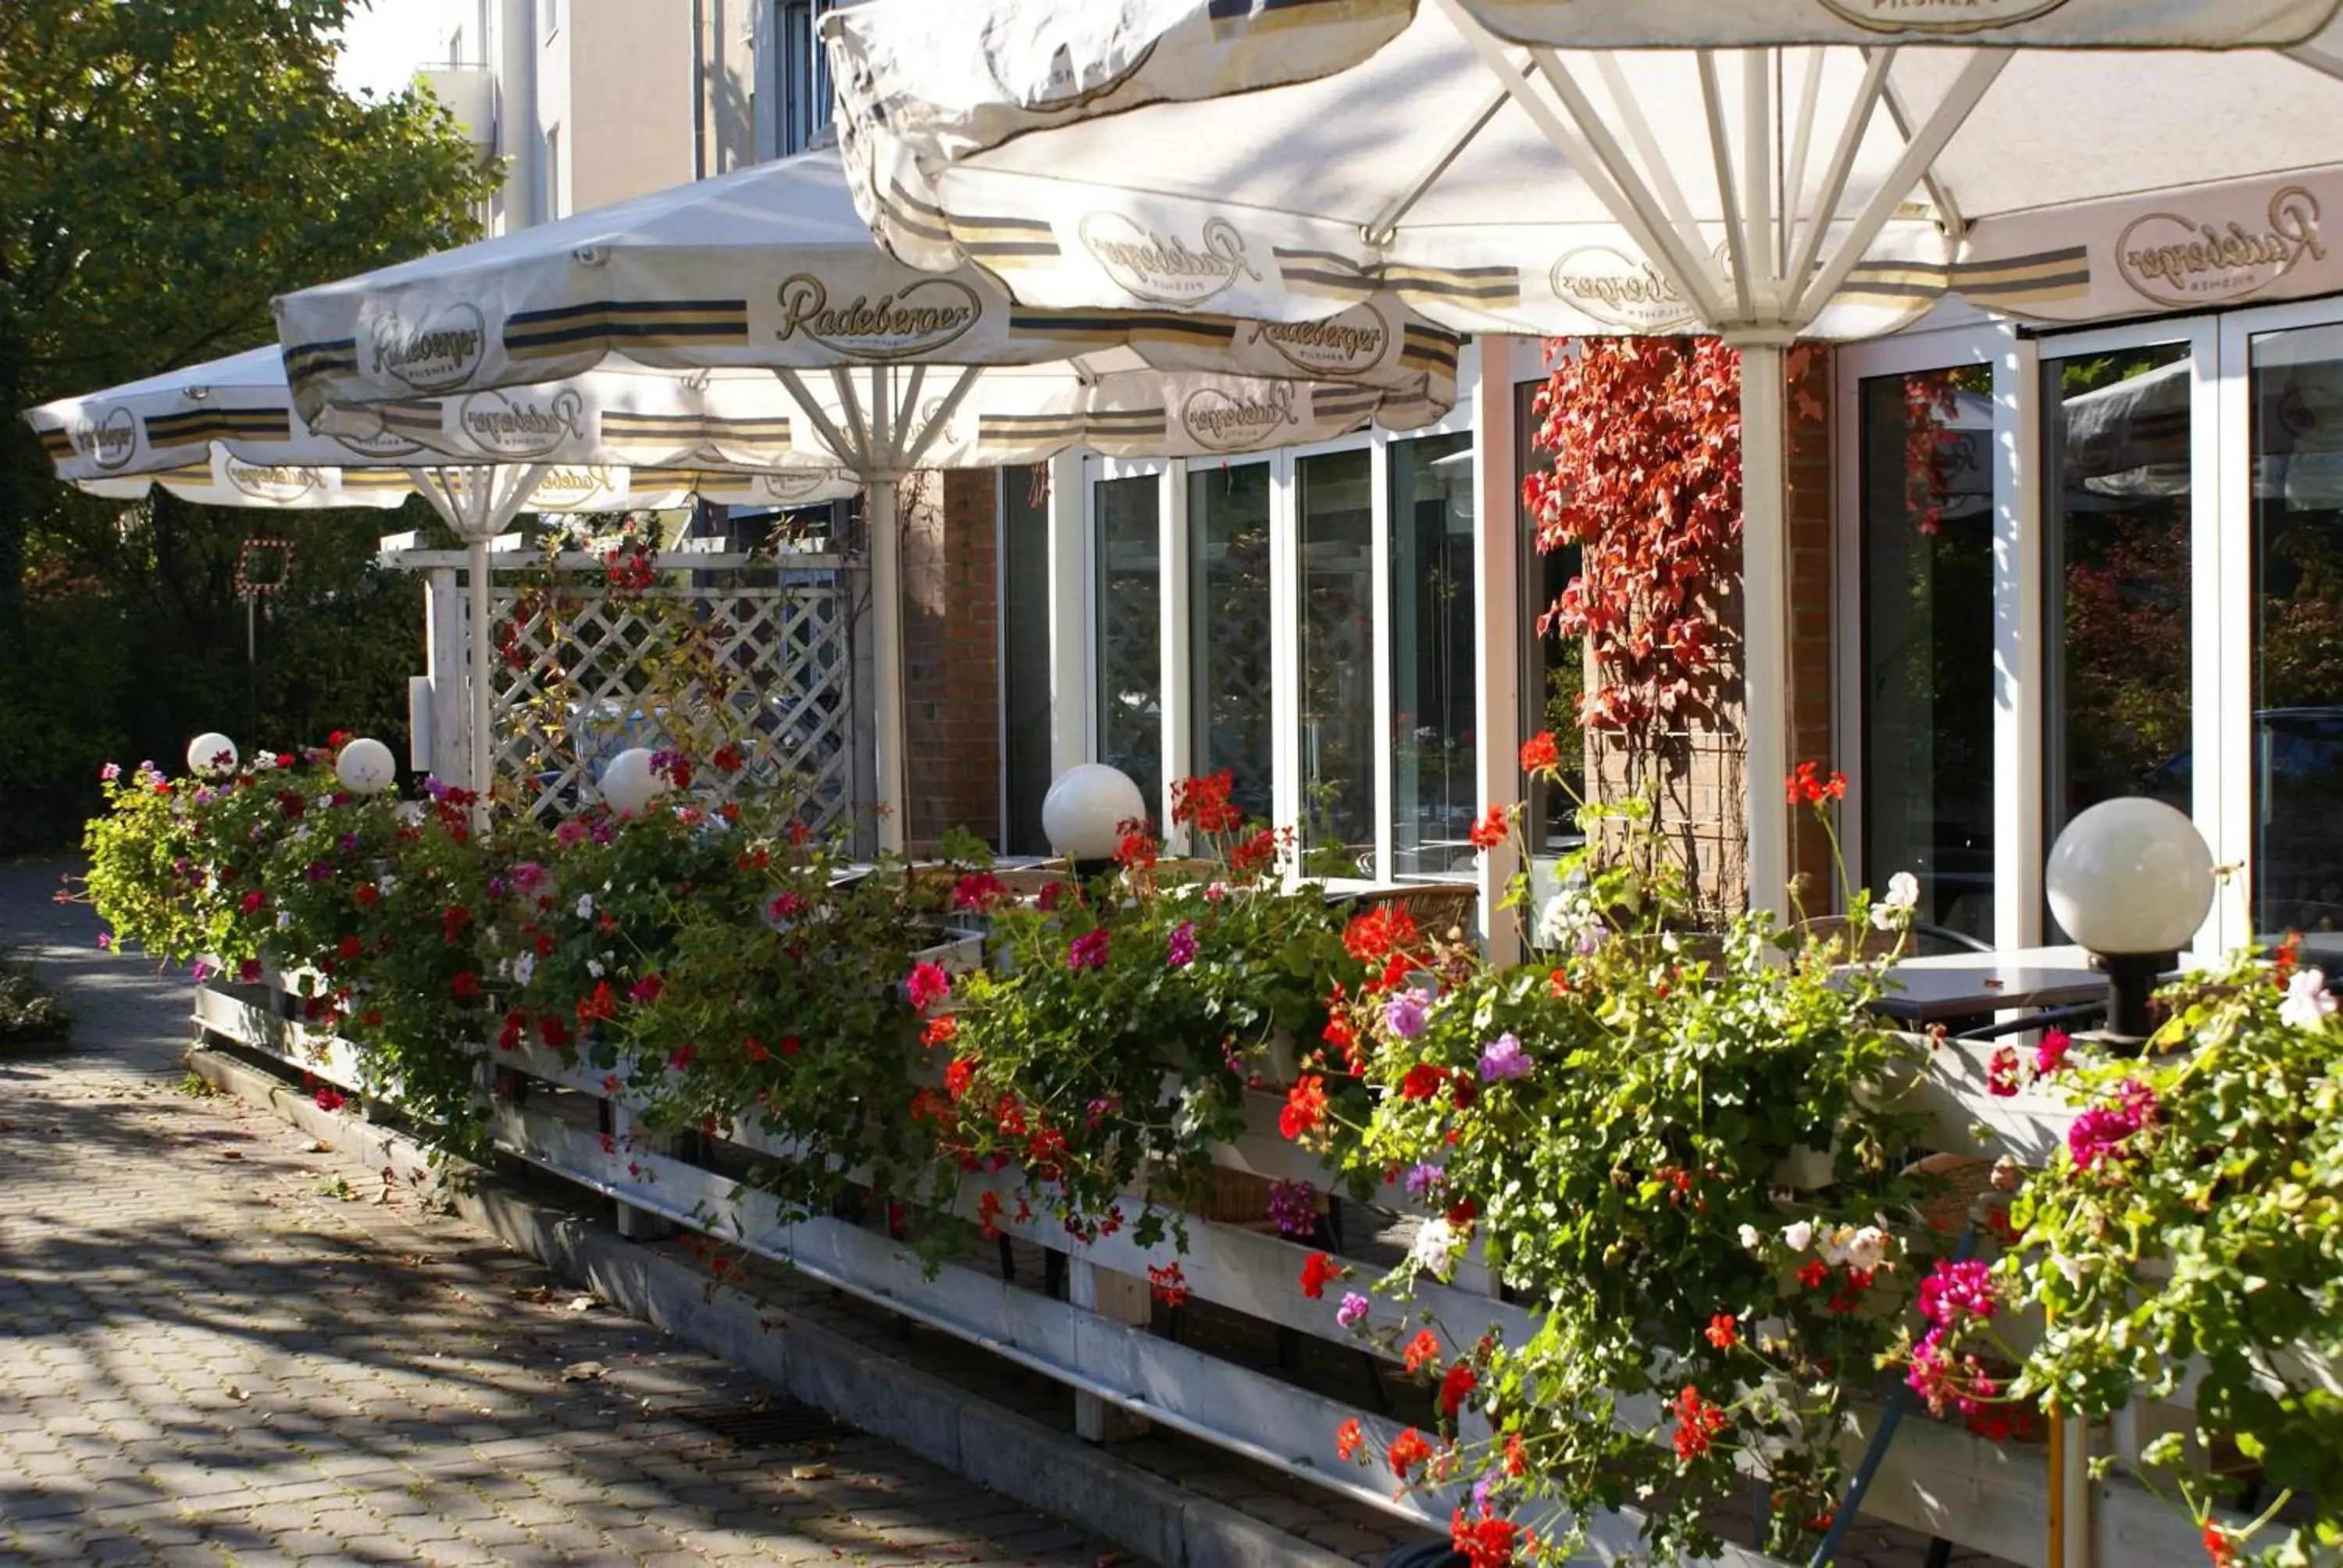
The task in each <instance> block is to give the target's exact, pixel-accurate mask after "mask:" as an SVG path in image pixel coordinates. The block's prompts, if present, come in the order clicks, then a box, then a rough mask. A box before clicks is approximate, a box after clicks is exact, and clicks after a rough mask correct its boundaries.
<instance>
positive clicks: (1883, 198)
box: [1786, 49, 2009, 320]
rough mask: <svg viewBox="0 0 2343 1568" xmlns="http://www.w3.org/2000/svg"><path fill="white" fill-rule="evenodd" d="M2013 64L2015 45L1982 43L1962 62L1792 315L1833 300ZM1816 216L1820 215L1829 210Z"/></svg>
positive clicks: (1796, 300)
mask: <svg viewBox="0 0 2343 1568" xmlns="http://www.w3.org/2000/svg"><path fill="white" fill-rule="evenodd" d="M2008 65H2009V51H2008V50H2006V49H1979V50H1978V51H1976V54H1974V55H1970V56H1969V61H1968V64H1966V65H1963V66H1962V67H1961V74H1960V75H1957V76H1956V77H1954V78H1953V85H1952V86H1951V87H1950V88H1949V89H1947V90H1946V94H1945V95H1944V97H1943V98H1941V99H1939V100H1938V101H1937V104H1936V107H1935V108H1933V109H1931V110H1930V111H1929V112H1928V118H1927V120H1926V123H1925V124H1923V125H1922V126H1921V127H1920V129H1919V132H1918V134H1917V135H1916V136H1914V137H1913V138H1912V139H1911V141H1909V142H1907V143H1906V145H1905V147H1904V156H1902V157H1900V158H1897V159H1896V166H1895V167H1894V168H1892V169H1890V170H1889V171H1888V172H1887V177H1886V178H1885V179H1883V180H1881V181H1880V182H1879V186H1878V188H1877V189H1875V190H1874V191H1873V192H1872V193H1871V199H1870V200H1869V201H1868V202H1866V203H1865V204H1864V208H1863V210H1862V212H1860V213H1858V214H1857V215H1856V216H1855V223H1854V225H1853V226H1852V227H1850V228H1849V229H1848V231H1847V235H1846V237H1845V239H1844V240H1842V241H1840V242H1839V247H1838V251H1837V253H1836V254H1835V255H1834V256H1832V257H1831V258H1830V260H1829V261H1827V262H1825V264H1824V265H1823V269H1822V270H1821V271H1820V272H1818V273H1816V274H1815V276H1813V277H1811V278H1807V279H1805V280H1803V283H1802V286H1800V287H1799V288H1798V290H1797V293H1796V294H1795V296H1794V297H1793V298H1792V300H1791V308H1790V310H1789V312H1787V313H1786V314H1787V315H1788V317H1789V318H1790V319H1791V320H1796V319H1797V318H1798V313H1799V312H1801V311H1803V310H1804V309H1805V303H1806V301H1807V300H1809V299H1815V300H1827V299H1829V298H1830V297H1831V295H1832V294H1833V293H1835V292H1836V290H1837V288H1838V286H1839V285H1840V284H1841V283H1843V282H1845V279H1846V275H1847V274H1848V273H1849V272H1851V271H1853V270H1854V268H1855V263H1856V262H1858V261H1860V260H1862V259H1863V253H1864V252H1865V251H1866V250H1868V249H1870V248H1871V242H1872V241H1873V240H1874V239H1876V238H1877V237H1878V236H1879V231H1880V230H1881V229H1883V228H1885V227H1886V226H1887V220H1888V219H1889V218H1890V217H1892V216H1895V213H1896V208H1897V207H1898V206H1901V205H1903V201H1904V196H1905V193H1906V192H1907V191H1909V190H1910V189H1911V188H1912V186H1914V185H1915V184H1916V183H1917V182H1918V181H1919V179H1920V177H1921V176H1922V175H1924V174H1926V172H1927V169H1928V166H1929V165H1930V164H1933V163H1934V162H1936V155H1937V154H1939V153H1941V152H1943V151H1944V150H1945V144H1946V142H1949V141H1951V140H1952V139H1953V133H1954V132H1956V131H1957V130H1959V129H1960V128H1961V126H1962V124H1963V123H1964V122H1966V120H1967V119H1968V117H1969V115H1970V114H1971V113H1972V112H1973V111H1974V110H1975V109H1976V106H1977V105H1978V103H1979V102H1980V101H1981V100H1983V98H1984V97H1985V95H1986V91H1987V90H1988V89H1990V88H1991V87H1992V86H1993V84H1994V82H1995V81H1996V79H1997V78H1998V77H1999V76H2000V75H2001V73H2002V72H2003V70H2005V69H2006V67H2007V66H2008ZM1815 216H1817V217H1818V218H1819V217H1821V216H1824V215H1822V214H1816V215H1815ZM1817 309H1819V307H1817Z"/></svg>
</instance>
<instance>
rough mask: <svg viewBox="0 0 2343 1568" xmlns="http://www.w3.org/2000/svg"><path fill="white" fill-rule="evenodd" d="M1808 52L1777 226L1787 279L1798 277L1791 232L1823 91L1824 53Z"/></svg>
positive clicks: (1779, 261) (1777, 251) (1777, 253)
mask: <svg viewBox="0 0 2343 1568" xmlns="http://www.w3.org/2000/svg"><path fill="white" fill-rule="evenodd" d="M1823 58H1824V55H1823V52H1822V50H1820V49H1819V48H1815V49H1808V50H1805V60H1806V74H1805V78H1804V79H1803V80H1802V81H1801V82H1800V83H1799V85H1798V128H1797V133H1796V135H1795V136H1792V137H1791V138H1790V166H1789V167H1788V168H1787V169H1786V170H1785V171H1784V173H1783V175H1782V216H1781V219H1780V221H1779V222H1777V223H1776V224H1775V226H1774V234H1775V247H1774V266H1775V267H1776V268H1777V269H1778V270H1779V273H1780V276H1783V277H1785V278H1787V277H1791V276H1795V274H1793V273H1792V272H1791V271H1790V234H1791V231H1792V230H1794V229H1795V228H1796V227H1797V225H1798V198H1799V197H1800V196H1804V195H1805V189H1806V152H1807V149H1808V147H1809V146H1811V145H1812V143H1813V141H1814V134H1815V110H1816V109H1817V108H1818V107H1819V106H1820V105H1821V102H1822V93H1823Z"/></svg>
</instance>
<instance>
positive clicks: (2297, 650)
mask: <svg viewBox="0 0 2343 1568" xmlns="http://www.w3.org/2000/svg"><path fill="white" fill-rule="evenodd" d="M2322 313H2323V314H2326V315H2328V316H2329V317H2335V316H2337V315H2338V314H2343V313H2338V310H2337V307H2335V306H2334V305H2333V304H2332V303H2331V302H2329V303H2328V304H2326V305H2324V306H2322V307H2293V308H2289V309H2287V310H2284V311H2279V312H2271V313H2268V314H2264V315H2258V317H2233V318H2231V320H2230V321H2228V322H2227V323H2225V328H2224V342H2223V346H2222V347H2223V369H2224V371H2225V372H2226V373H2227V375H2226V377H2225V389H2227V390H2230V391H2232V393H2233V395H2238V394H2241V395H2242V397H2243V400H2244V403H2245V408H2244V411H2243V412H2244V418H2243V419H2242V420H2241V421H2240V423H2241V425H2242V426H2243V431H2242V435H2243V445H2244V446H2245V447H2246V452H2245V457H2246V461H2245V462H2244V463H2243V464H2242V465H2241V466H2240V467H2239V470H2238V471H2237V473H2236V474H2235V475H2233V476H2228V477H2227V482H2226V483H2225V485H2224V487H2223V488H2224V492H2225V495H2226V496H2227V497H2228V498H2232V507H2231V510H2232V511H2234V510H2236V509H2237V506H2238V505H2239V504H2241V505H2242V508H2243V510H2244V512H2245V517H2244V518H2242V519H2237V520H2239V521H2242V522H2243V524H2244V526H2243V527H2232V528H2226V529H2225V530H2224V533H2225V536H2226V537H2227V538H2228V539H2229V540H2230V542H2232V543H2233V544H2234V545H2235V546H2237V556H2238V557H2239V558H2238V559H2237V561H2236V567H2237V576H2238V577H2239V578H2241V579H2242V582H2243V585H2244V597H2245V598H2246V603H2245V606H2244V607H2243V625H2242V626H2241V628H2240V629H2241V631H2242V632H2243V635H2242V636H2240V637H2238V638H2236V639H2234V645H2233V646H2236V647H2238V648H2241V649H2242V651H2243V653H2244V661H2243V665H2244V667H2243V668H2242V669H2241V670H2240V671H2238V676H2239V678H2240V680H2241V682H2242V684H2243V685H2244V687H2245V690H2246V696H2245V698H2244V699H2243V701H2242V703H2241V704H2240V706H2241V707H2242V708H2243V709H2245V710H2246V713H2247V718H2245V719H2244V720H2243V721H2242V722H2241V723H2239V724H2237V725H2235V726H2233V727H2232V734H2233V735H2235V736H2236V738H2237V740H2238V741H2239V742H2241V744H2239V745H2238V746H2237V751H2239V752H2240V753H2242V756H2241V759H2240V760H2241V763H2242V766H2240V767H2239V768H2238V769H2237V772H2238V774H2239V775H2240V777H2239V778H2238V779H2237V798H2238V800H2239V804H2240V807H2241V809H2240V810H2238V811H2237V813H2235V816H2236V817H2237V818H2238V819H2239V820H2237V821H2236V822H2235V823H2234V824H2233V827H2234V829H2236V831H2237V836H2238V837H2239V838H2240V839H2242V840H2243V842H2244V843H2245V844H2246V845H2247V846H2249V849H2250V855H2251V859H2250V860H2249V861H2248V870H2249V877H2248V880H2247V896H2246V900H2245V922H2246V928H2247V929H2246V931H2245V932H2241V933H2239V939H2241V938H2242V937H2243V936H2245V935H2247V934H2250V936H2251V937H2252V938H2253V939H2254V940H2259V941H2264V942H2269V941H2275V940H2278V939H2279V938H2280V937H2281V936H2282V935H2283V934H2284V933H2286V932H2288V931H2298V932H2301V933H2302V934H2303V936H2304V939H2305V941H2306V944H2307V945H2308V947H2310V948H2311V949H2312V950H2315V951H2317V952H2318V956H2319V959H2320V960H2321V961H2322V962H2324V963H2326V964H2328V965H2329V966H2331V965H2333V964H2334V963H2335V962H2336V960H2338V958H2343V321H2338V320H2335V319H2329V320H2327V321H2318V320H2317V319H2316V317H2317V316H2318V315H2319V314H2322ZM2258 328H2264V329H2258ZM2239 939H2232V940H2239Z"/></svg>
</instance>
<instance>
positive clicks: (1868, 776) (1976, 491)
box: [1861, 365, 1994, 938]
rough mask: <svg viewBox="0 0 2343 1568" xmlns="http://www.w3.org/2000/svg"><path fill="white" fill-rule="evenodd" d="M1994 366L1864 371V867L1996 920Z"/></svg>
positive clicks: (1973, 921) (1944, 908)
mask: <svg viewBox="0 0 2343 1568" xmlns="http://www.w3.org/2000/svg"><path fill="white" fill-rule="evenodd" d="M1992 394H1993V371H1992V367H1990V366H1986V365H1967V366H1961V367H1956V368H1951V369H1945V370H1922V371H1916V372H1913V373H1911V374H1908V375H1901V376H1877V377H1869V378H1866V379H1865V380H1864V381H1863V382H1862V384H1861V419H1862V436H1861V439H1862V455H1863V470H1862V486H1863V490H1862V495H1863V508H1862V572H1863V598H1862V604H1863V656H1862V657H1863V672H1864V713H1863V733H1862V746H1863V780H1864V788H1863V793H1862V809H1863V829H1864V831H1863V847H1864V853H1863V862H1864V863H1863V866H1862V868H1861V873H1862V878H1863V880H1864V882H1865V885H1866V886H1869V887H1874V888H1884V887H1885V886H1886V885H1887V879H1888V878H1890V877H1892V876H1894V875H1895V874H1896V873H1897V872H1899V871H1909V872H1911V873H1913V874H1914V875H1916V876H1917V877H1918V878H1919V879H1920V897H1921V903H1920V919H1922V920H1926V921H1928V922H1931V923H1933V924H1936V925H1941V926H1948V927H1951V928H1953V929H1954V930H1961V931H1966V932H1967V933H1968V934H1969V935H1971V936H1976V937H1981V938H1990V937H1991V936H1992V934H1993V870H1994V858H1993V846H1994V831H1993V829H1994V799H1993V744H1994V736H1993V464H1992V461H1991V458H1992V453H1993V418H1994V410H1993V396H1992Z"/></svg>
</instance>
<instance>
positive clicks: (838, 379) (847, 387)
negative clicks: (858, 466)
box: [830, 365, 880, 468]
mask: <svg viewBox="0 0 2343 1568" xmlns="http://www.w3.org/2000/svg"><path fill="white" fill-rule="evenodd" d="M830 385H831V386H832V387H837V388H838V406H839V409H840V414H841V415H842V417H843V423H844V425H845V427H846V428H847V429H849V430H850V431H852V432H853V435H854V440H855V442H856V444H857V446H858V447H859V449H860V451H861V453H862V466H863V467H865V468H877V467H879V464H880V451H879V448H878V447H877V446H876V445H875V444H874V443H873V442H872V441H871V438H870V437H871V429H870V417H869V416H868V415H866V414H865V413H863V411H862V399H861V397H860V396H859V395H858V394H857V393H856V392H855V390H854V377H852V376H851V375H850V374H849V373H848V371H847V368H846V367H845V366H843V365H833V366H831V367H830Z"/></svg>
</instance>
